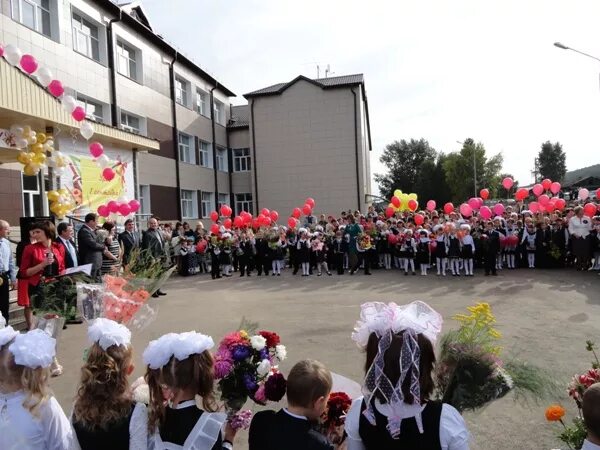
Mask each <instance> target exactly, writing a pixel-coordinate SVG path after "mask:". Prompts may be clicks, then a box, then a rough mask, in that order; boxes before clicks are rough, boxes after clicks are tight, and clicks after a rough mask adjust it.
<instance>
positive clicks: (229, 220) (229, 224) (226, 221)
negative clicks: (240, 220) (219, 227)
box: [223, 218, 232, 230]
mask: <svg viewBox="0 0 600 450" xmlns="http://www.w3.org/2000/svg"><path fill="white" fill-rule="evenodd" d="M231 224H232V221H231V219H229V218H227V219H225V220H224V221H223V226H224V227H225V228H227V229H228V230H231Z"/></svg>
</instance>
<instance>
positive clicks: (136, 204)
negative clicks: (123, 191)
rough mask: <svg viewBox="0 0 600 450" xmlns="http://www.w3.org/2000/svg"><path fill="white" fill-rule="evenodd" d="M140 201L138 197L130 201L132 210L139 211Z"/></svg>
mask: <svg viewBox="0 0 600 450" xmlns="http://www.w3.org/2000/svg"><path fill="white" fill-rule="evenodd" d="M140 206H141V205H140V202H138V201H137V200H136V199H133V200H130V201H129V208H130V209H131V212H132V213H134V212H138V210H139V209H140Z"/></svg>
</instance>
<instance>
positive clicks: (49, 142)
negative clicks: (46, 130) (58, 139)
mask: <svg viewBox="0 0 600 450" xmlns="http://www.w3.org/2000/svg"><path fill="white" fill-rule="evenodd" d="M44 145H47V146H48V147H52V148H54V140H53V139H48V140H47V141H46V142H44Z"/></svg>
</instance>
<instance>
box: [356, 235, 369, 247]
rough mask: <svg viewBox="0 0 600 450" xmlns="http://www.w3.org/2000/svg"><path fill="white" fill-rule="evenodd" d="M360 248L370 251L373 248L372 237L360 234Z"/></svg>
mask: <svg viewBox="0 0 600 450" xmlns="http://www.w3.org/2000/svg"><path fill="white" fill-rule="evenodd" d="M358 246H359V248H360V249H361V250H370V249H371V247H372V243H371V236H369V235H368V234H367V233H361V234H359V235H358Z"/></svg>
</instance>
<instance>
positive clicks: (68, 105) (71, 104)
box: [61, 95, 77, 114]
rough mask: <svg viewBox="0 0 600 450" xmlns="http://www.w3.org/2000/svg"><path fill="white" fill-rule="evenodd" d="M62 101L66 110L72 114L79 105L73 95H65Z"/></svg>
mask: <svg viewBox="0 0 600 450" xmlns="http://www.w3.org/2000/svg"><path fill="white" fill-rule="evenodd" d="M61 102H62V106H63V108H65V110H66V111H67V112H68V113H69V114H71V113H72V112H73V110H74V109H75V108H76V107H77V101H76V100H75V99H74V98H73V96H72V95H63V97H62V99H61Z"/></svg>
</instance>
